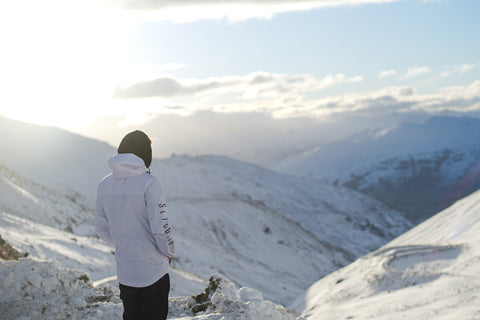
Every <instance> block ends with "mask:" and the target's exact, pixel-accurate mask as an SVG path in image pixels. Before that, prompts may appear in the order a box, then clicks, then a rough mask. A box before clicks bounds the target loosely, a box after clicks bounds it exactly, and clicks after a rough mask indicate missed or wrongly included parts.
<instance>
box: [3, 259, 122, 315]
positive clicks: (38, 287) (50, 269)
mask: <svg viewBox="0 0 480 320" xmlns="http://www.w3.org/2000/svg"><path fill="white" fill-rule="evenodd" d="M117 299H118V298H117ZM121 311H122V310H121V304H120V301H119V300H116V298H115V295H114V292H113V290H112V287H111V286H108V287H103V288H94V287H93V285H92V282H91V281H90V279H89V278H88V276H87V275H86V274H85V273H84V272H82V271H78V270H71V269H61V268H59V266H58V263H57V262H56V261H47V262H40V261H36V260H33V259H30V258H25V259H20V260H18V261H1V263H0V314H2V319H5V320H9V319H12V320H13V319H15V320H26V319H31V320H34V319H42V320H43V319H45V320H48V319H79V320H80V319H115V318H117V319H118V318H121Z"/></svg>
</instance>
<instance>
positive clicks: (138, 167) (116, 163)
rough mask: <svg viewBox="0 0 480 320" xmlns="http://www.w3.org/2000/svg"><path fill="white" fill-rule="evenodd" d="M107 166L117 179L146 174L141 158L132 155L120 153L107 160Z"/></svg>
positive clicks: (146, 170)
mask: <svg viewBox="0 0 480 320" xmlns="http://www.w3.org/2000/svg"><path fill="white" fill-rule="evenodd" d="M108 166H109V167H110V169H112V171H113V174H114V175H115V177H117V178H128V177H132V176H135V175H137V174H140V173H145V172H148V169H147V167H145V162H144V161H143V160H142V158H140V157H138V156H136V155H134V154H133V153H121V154H117V155H114V156H111V157H110V158H109V159H108Z"/></svg>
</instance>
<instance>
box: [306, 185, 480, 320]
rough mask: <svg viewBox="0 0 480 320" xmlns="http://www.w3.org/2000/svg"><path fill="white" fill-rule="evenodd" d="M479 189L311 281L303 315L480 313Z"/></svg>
mask: <svg viewBox="0 0 480 320" xmlns="http://www.w3.org/2000/svg"><path fill="white" fill-rule="evenodd" d="M479 210H480V192H476V193H474V194H472V195H470V196H469V197H467V198H465V199H462V200H461V201H459V202H457V203H456V204H455V205H453V206H451V207H449V208H448V209H446V210H444V211H442V212H441V213H439V214H437V215H436V216H434V217H433V218H431V219H429V220H427V221H426V222H424V223H422V224H420V225H418V226H417V227H415V228H413V229H412V230H410V231H408V232H407V233H405V234H403V235H401V236H400V237H398V238H396V239H395V240H393V241H391V242H390V243H388V244H387V245H385V246H383V247H382V248H380V249H378V250H376V251H374V252H372V253H370V254H368V255H366V256H364V257H361V258H360V259H358V260H357V261H355V262H354V263H352V264H351V265H349V266H347V267H345V268H342V269H340V270H338V271H336V272H334V273H332V274H330V275H328V276H327V277H325V278H323V279H321V280H320V281H318V282H317V283H315V284H314V285H312V286H311V287H310V288H309V289H308V291H307V293H306V295H305V296H304V297H302V298H300V299H298V300H297V301H296V304H297V307H300V308H301V307H302V306H303V307H305V311H304V313H303V316H304V317H305V318H306V319H312V320H313V319H392V320H395V319H408V318H411V319H478V318H479V317H480V311H479V310H478V308H477V307H476V306H478V305H479V303H480V296H479V295H478V292H480V277H479V276H478V275H479V273H480V234H479V232H478V230H479V228H480V216H479V215H478V212H479Z"/></svg>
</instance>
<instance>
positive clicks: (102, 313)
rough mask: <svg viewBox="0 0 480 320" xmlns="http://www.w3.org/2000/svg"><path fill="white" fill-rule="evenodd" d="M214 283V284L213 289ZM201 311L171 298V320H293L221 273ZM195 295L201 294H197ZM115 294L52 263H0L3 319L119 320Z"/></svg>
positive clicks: (119, 305) (192, 302)
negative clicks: (193, 309)
mask: <svg viewBox="0 0 480 320" xmlns="http://www.w3.org/2000/svg"><path fill="white" fill-rule="evenodd" d="M212 284H214V286H212ZM207 289H210V290H209V292H208V293H207V294H203V296H204V297H205V298H204V301H202V303H201V304H202V306H204V308H200V309H199V308H197V310H196V312H193V311H192V308H194V307H195V306H198V305H199V303H198V302H197V301H196V300H195V299H194V297H184V298H172V299H170V302H169V311H170V312H169V317H168V318H169V319H183V320H188V319H209V320H214V319H223V320H230V319H231V320H233V319H265V320H294V319H295V318H296V317H295V315H294V314H293V313H291V312H290V311H288V310H287V309H285V308H283V307H282V306H279V305H276V304H274V303H271V302H269V301H266V300H264V299H263V297H262V295H261V294H260V293H259V292H257V291H255V290H253V289H250V288H244V287H243V288H240V289H238V288H237V287H236V286H235V284H233V282H231V281H230V280H229V279H228V278H226V277H225V276H223V275H221V274H213V275H212V277H211V278H210V283H209V287H207ZM198 296H201V295H200V294H199V295H198ZM122 312H123V306H122V303H121V301H120V300H119V298H118V290H117V289H116V288H114V287H112V286H110V285H101V286H94V285H93V283H92V281H90V279H89V278H88V276H87V275H86V274H85V273H83V271H79V270H74V269H64V268H60V267H59V264H58V263H57V262H56V261H38V260H35V259H30V258H21V259H19V260H18V261H1V262H0V314H2V319H5V320H14V319H15V320H27V319H28V320H35V319H42V320H49V319H52V320H53V319H71V320H75V319H79V320H80V319H82V320H83V319H99V320H101V319H120V318H121V315H122Z"/></svg>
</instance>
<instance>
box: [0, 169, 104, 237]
mask: <svg viewBox="0 0 480 320" xmlns="http://www.w3.org/2000/svg"><path fill="white" fill-rule="evenodd" d="M76 201H77V200H76V198H73V197H71V198H67V197H66V196H65V195H62V194H60V193H58V192H57V191H54V190H52V189H50V188H47V187H44V186H42V185H39V184H38V183H35V182H32V181H31V180H28V179H26V178H24V177H22V176H20V175H18V174H16V173H15V172H13V171H11V170H9V169H8V168H6V167H5V166H3V165H1V164H0V212H2V211H6V212H10V213H14V214H15V215H16V216H18V217H23V218H26V219H29V220H31V221H36V222H39V223H42V224H45V225H48V226H51V227H55V228H57V229H60V230H67V231H70V232H72V233H75V234H80V235H93V234H94V232H95V231H94V227H93V210H92V209H91V208H88V207H86V206H85V205H83V204H81V203H77V202H76Z"/></svg>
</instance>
